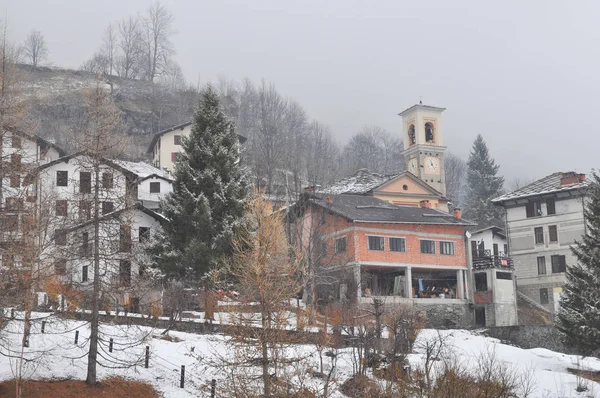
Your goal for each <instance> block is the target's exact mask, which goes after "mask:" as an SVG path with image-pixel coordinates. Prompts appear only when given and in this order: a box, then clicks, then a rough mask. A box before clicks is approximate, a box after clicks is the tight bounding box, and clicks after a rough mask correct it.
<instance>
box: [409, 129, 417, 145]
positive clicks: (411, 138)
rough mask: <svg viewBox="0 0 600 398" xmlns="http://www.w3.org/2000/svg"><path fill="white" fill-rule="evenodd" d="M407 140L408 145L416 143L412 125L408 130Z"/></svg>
mask: <svg viewBox="0 0 600 398" xmlns="http://www.w3.org/2000/svg"><path fill="white" fill-rule="evenodd" d="M408 140H409V142H410V145H414V144H416V143H417V134H416V132H415V125H414V124H411V125H410V127H409V128H408Z"/></svg>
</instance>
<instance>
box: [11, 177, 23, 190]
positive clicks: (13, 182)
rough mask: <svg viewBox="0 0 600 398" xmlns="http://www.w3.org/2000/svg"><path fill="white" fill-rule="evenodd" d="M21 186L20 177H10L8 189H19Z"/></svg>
mask: <svg viewBox="0 0 600 398" xmlns="http://www.w3.org/2000/svg"><path fill="white" fill-rule="evenodd" d="M20 186H21V176H20V175H18V174H11V175H10V187H11V188H19V187H20Z"/></svg>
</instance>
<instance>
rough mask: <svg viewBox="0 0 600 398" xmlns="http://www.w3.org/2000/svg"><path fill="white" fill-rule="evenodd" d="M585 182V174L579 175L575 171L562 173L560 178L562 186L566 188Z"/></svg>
mask: <svg viewBox="0 0 600 398" xmlns="http://www.w3.org/2000/svg"><path fill="white" fill-rule="evenodd" d="M583 181H585V174H578V173H575V172H574V171H568V172H566V173H562V174H561V176H560V186H561V187H566V186H569V185H573V184H578V183H580V182H583Z"/></svg>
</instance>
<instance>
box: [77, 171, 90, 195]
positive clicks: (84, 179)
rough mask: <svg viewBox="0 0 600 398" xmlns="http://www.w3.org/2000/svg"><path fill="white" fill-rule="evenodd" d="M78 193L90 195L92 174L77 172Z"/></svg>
mask: <svg viewBox="0 0 600 398" xmlns="http://www.w3.org/2000/svg"><path fill="white" fill-rule="evenodd" d="M79 193H92V173H90V172H89V171H80V172H79Z"/></svg>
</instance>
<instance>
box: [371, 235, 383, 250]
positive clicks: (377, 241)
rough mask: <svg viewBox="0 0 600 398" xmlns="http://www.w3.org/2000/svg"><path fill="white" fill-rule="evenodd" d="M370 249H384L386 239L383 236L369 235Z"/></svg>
mask: <svg viewBox="0 0 600 398" xmlns="http://www.w3.org/2000/svg"><path fill="white" fill-rule="evenodd" d="M368 238H369V250H379V251H383V250H384V248H385V241H384V238H383V236H369V237H368Z"/></svg>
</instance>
